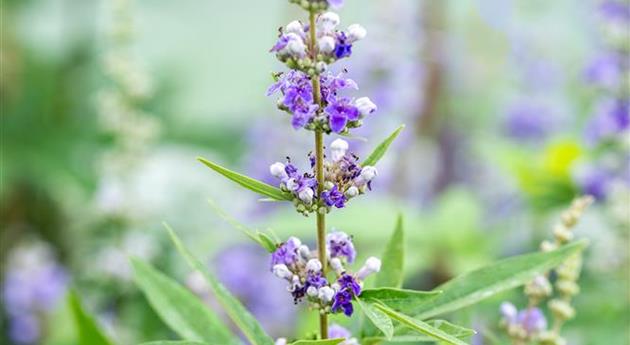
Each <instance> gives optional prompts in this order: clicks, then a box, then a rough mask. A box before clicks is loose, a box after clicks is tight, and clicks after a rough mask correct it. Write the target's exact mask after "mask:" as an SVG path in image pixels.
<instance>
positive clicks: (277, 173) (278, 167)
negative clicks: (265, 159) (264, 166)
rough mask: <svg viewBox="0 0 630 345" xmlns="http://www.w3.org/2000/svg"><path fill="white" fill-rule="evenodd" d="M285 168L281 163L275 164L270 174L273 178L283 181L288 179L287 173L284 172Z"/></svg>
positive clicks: (270, 168) (271, 166)
mask: <svg viewBox="0 0 630 345" xmlns="http://www.w3.org/2000/svg"><path fill="white" fill-rule="evenodd" d="M284 168H285V167H284V164H282V163H280V162H275V163H273V164H271V165H270V166H269V172H270V173H271V175H272V176H274V177H277V178H279V179H282V178H285V177H287V172H286V171H285V170H284Z"/></svg>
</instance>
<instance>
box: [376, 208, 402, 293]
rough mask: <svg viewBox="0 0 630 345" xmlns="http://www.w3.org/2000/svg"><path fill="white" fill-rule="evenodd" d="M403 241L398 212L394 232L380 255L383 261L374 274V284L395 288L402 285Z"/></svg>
mask: <svg viewBox="0 0 630 345" xmlns="http://www.w3.org/2000/svg"><path fill="white" fill-rule="evenodd" d="M404 242H405V235H404V231H403V217H402V215H401V214H399V215H398V219H397V220H396V227H395V228H394V232H393V233H392V236H391V237H390V239H389V242H388V243H387V246H386V247H385V251H384V252H383V255H382V256H381V260H383V261H382V266H381V271H380V272H379V273H378V274H377V275H376V283H375V286H377V287H396V288H399V287H401V286H402V283H403V278H404V260H405V243H404Z"/></svg>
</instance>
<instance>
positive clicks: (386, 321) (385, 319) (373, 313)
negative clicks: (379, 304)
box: [356, 298, 394, 339]
mask: <svg viewBox="0 0 630 345" xmlns="http://www.w3.org/2000/svg"><path fill="white" fill-rule="evenodd" d="M356 300H357V302H358V303H359V306H360V307H361V311H362V312H363V314H365V316H366V317H367V318H368V319H369V320H370V321H372V324H373V325H374V326H376V328H378V329H379V330H381V332H383V334H384V335H385V339H391V338H392V336H394V324H393V323H392V320H391V319H390V318H389V316H387V314H385V313H383V312H382V311H381V310H379V309H376V308H374V306H373V304H372V303H371V301H370V300H366V301H365V302H364V301H363V300H362V299H360V298H356Z"/></svg>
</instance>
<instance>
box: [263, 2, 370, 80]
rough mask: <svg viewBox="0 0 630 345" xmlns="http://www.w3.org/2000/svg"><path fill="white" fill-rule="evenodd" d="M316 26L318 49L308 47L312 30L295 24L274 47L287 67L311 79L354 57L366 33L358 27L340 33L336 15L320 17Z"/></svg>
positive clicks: (299, 23) (274, 51) (290, 25)
mask: <svg viewBox="0 0 630 345" xmlns="http://www.w3.org/2000/svg"><path fill="white" fill-rule="evenodd" d="M316 23H317V24H316V26H315V32H316V42H315V47H312V46H311V45H310V43H309V29H310V28H309V26H308V25H304V24H302V23H301V22H300V21H298V20H295V21H292V22H291V23H289V24H287V25H286V26H285V27H282V28H280V33H279V37H278V41H277V42H276V43H275V44H274V46H273V47H271V50H270V51H271V52H273V53H276V56H277V57H278V59H279V60H280V61H282V62H284V63H285V64H286V65H287V67H289V68H291V69H295V70H300V71H303V72H305V73H307V74H308V75H310V76H313V75H317V74H321V73H322V72H324V71H325V70H326V69H327V66H328V65H329V64H332V63H334V62H335V61H337V60H339V59H343V58H346V57H349V56H350V55H352V45H353V44H354V43H355V42H357V41H359V40H361V39H363V38H364V37H365V36H366V34H367V32H366V30H365V28H363V27H362V26H361V25H359V24H352V25H350V26H348V29H347V30H346V31H341V30H337V26H339V23H340V19H339V15H337V14H336V13H334V12H326V13H323V14H321V15H319V16H318V18H317V22H316Z"/></svg>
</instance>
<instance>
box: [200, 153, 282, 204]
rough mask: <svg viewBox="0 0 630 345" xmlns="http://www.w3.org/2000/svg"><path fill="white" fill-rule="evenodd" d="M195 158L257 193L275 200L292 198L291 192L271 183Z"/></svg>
mask: <svg viewBox="0 0 630 345" xmlns="http://www.w3.org/2000/svg"><path fill="white" fill-rule="evenodd" d="M197 160H198V161H200V162H201V163H203V164H205V165H206V166H207V167H209V168H210V169H212V170H214V171H216V172H218V173H219V174H221V175H223V176H225V177H227V178H229V179H230V180H232V181H234V182H236V183H238V184H240V185H241V186H243V187H245V188H247V189H249V190H251V191H254V192H256V193H258V194H261V195H264V196H268V197H270V198H272V199H275V200H285V201H290V200H293V196H291V194H289V193H285V192H283V191H281V190H280V188H276V187H274V186H272V185H268V184H266V183H264V182H261V181H258V180H256V179H253V178H251V177H249V176H245V175H243V174H239V173H237V172H234V171H232V170H230V169H227V168H224V167H222V166H220V165H218V164H216V163H213V162H210V161H209V160H206V159H204V158H201V157H197Z"/></svg>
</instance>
